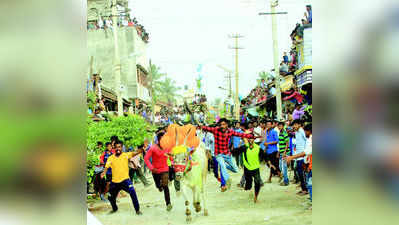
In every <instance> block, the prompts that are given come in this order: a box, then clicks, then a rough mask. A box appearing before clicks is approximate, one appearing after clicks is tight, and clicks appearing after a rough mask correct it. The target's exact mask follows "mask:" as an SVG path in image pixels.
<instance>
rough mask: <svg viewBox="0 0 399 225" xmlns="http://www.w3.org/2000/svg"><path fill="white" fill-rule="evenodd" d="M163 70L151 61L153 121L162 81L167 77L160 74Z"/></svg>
mask: <svg viewBox="0 0 399 225" xmlns="http://www.w3.org/2000/svg"><path fill="white" fill-rule="evenodd" d="M160 70H161V68H160V67H158V66H156V65H154V64H152V63H151V60H150V68H149V70H148V71H149V75H150V80H151V83H150V86H151V87H150V89H151V90H150V93H151V112H152V116H151V117H152V121H154V116H155V115H154V105H155V104H156V102H157V99H158V96H160V95H161V94H160V93H161V83H162V81H161V79H162V78H163V77H165V76H166V74H165V73H161V72H160Z"/></svg>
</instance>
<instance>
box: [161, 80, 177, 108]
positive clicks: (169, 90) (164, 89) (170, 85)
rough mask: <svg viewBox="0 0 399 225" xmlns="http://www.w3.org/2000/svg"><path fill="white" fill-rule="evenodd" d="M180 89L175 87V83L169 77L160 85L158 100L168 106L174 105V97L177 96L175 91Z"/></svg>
mask: <svg viewBox="0 0 399 225" xmlns="http://www.w3.org/2000/svg"><path fill="white" fill-rule="evenodd" d="M180 89H181V87H177V86H176V81H174V80H172V79H171V78H169V77H165V80H164V81H162V82H161V83H160V93H161V96H160V99H162V100H163V101H165V102H167V103H168V104H169V105H171V104H175V103H176V97H178V96H179V95H178V94H177V91H179V90H180Z"/></svg>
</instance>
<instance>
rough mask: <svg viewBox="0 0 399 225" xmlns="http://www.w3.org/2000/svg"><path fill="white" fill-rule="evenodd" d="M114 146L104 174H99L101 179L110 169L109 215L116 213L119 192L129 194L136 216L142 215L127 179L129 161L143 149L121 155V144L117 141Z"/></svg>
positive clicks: (129, 181) (132, 188) (131, 185)
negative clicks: (110, 207)
mask: <svg viewBox="0 0 399 225" xmlns="http://www.w3.org/2000/svg"><path fill="white" fill-rule="evenodd" d="M115 146H116V151H115V154H114V155H112V156H110V157H109V158H108V160H107V164H106V165H105V169H104V172H103V173H102V174H101V177H104V176H105V172H106V171H107V170H108V168H111V169H112V181H111V185H110V190H109V193H110V196H109V197H108V200H109V202H110V203H111V206H112V211H111V213H114V212H116V211H118V206H117V205H116V196H118V193H119V191H120V190H124V191H126V192H128V193H129V194H130V197H131V198H132V202H133V205H134V209H135V210H136V214H137V215H141V214H142V213H141V212H140V205H139V201H138V199H137V195H136V191H135V190H134V187H133V183H132V181H131V180H130V178H129V159H130V158H132V157H134V156H136V155H138V154H141V153H142V152H143V149H141V150H139V151H138V152H123V153H122V146H123V142H122V141H117V142H116V144H115Z"/></svg>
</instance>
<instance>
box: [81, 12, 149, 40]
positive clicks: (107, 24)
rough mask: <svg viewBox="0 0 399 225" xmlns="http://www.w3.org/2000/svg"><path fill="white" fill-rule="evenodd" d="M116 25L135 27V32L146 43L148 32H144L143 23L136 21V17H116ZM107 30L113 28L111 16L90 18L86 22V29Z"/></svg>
mask: <svg viewBox="0 0 399 225" xmlns="http://www.w3.org/2000/svg"><path fill="white" fill-rule="evenodd" d="M117 23H118V27H135V28H136V30H137V34H138V35H139V36H140V37H141V38H142V40H143V41H144V42H146V43H148V40H149V34H148V33H147V32H146V30H145V28H144V26H143V25H141V24H139V23H138V22H137V19H136V18H133V19H131V18H130V16H123V17H118V22H117ZM100 29H102V30H108V29H111V30H112V29H113V21H112V18H111V17H110V16H109V17H102V18H101V19H99V20H91V21H88V22H87V30H100Z"/></svg>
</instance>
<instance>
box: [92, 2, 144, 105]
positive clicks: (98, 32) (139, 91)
mask: <svg viewBox="0 0 399 225" xmlns="http://www.w3.org/2000/svg"><path fill="white" fill-rule="evenodd" d="M117 2H118V13H119V17H118V31H117V32H118V46H119V57H120V62H121V64H120V69H121V87H120V88H121V90H122V97H123V98H124V99H129V100H131V99H135V98H139V99H141V100H143V101H146V102H148V101H149V100H150V99H151V97H150V92H149V84H150V83H149V79H148V72H147V70H148V68H149V61H148V59H147V55H146V51H147V42H148V36H147V39H145V38H143V36H144V35H143V31H142V26H141V25H139V24H137V22H136V21H134V22H133V21H132V19H131V18H130V14H129V11H130V9H129V8H128V7H127V5H128V1H127V0H118V1H117ZM87 10H88V14H87V20H88V21H87V22H88V30H87V47H88V53H89V54H88V57H89V59H90V61H91V63H90V65H89V66H90V67H91V68H90V71H92V73H96V74H99V75H100V76H101V78H102V86H105V87H107V88H109V89H111V90H113V91H115V90H116V84H115V77H114V69H115V65H114V56H115V55H114V54H115V44H114V36H113V35H114V34H113V32H114V28H113V26H112V19H111V17H110V16H111V1H110V0H107V1H105V0H88V2H87Z"/></svg>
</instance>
